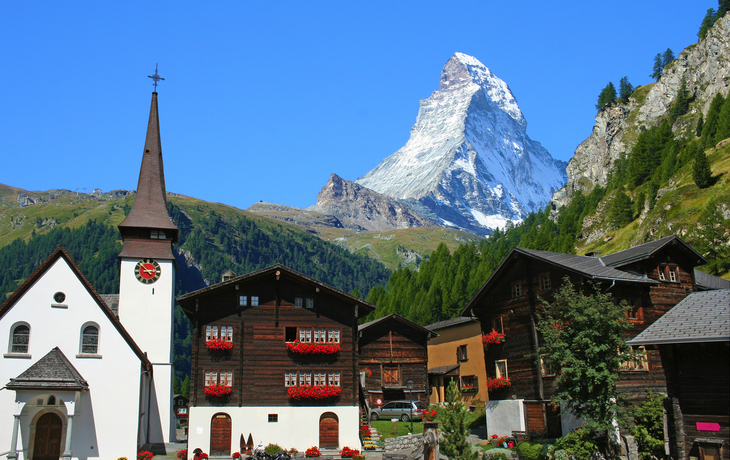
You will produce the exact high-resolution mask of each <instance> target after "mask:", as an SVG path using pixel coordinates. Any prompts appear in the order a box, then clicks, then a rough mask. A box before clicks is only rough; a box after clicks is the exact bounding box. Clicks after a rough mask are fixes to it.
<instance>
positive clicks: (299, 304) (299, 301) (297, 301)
mask: <svg viewBox="0 0 730 460" xmlns="http://www.w3.org/2000/svg"><path fill="white" fill-rule="evenodd" d="M294 306H295V307H297V308H302V298H301V297H295V298H294Z"/></svg>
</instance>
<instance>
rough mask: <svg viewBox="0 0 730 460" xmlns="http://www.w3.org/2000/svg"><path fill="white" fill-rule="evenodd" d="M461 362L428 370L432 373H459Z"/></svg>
mask: <svg viewBox="0 0 730 460" xmlns="http://www.w3.org/2000/svg"><path fill="white" fill-rule="evenodd" d="M459 368H460V365H459V364H449V365H446V366H439V367H432V368H430V369H429V370H428V373H429V374H431V375H449V374H450V375H459Z"/></svg>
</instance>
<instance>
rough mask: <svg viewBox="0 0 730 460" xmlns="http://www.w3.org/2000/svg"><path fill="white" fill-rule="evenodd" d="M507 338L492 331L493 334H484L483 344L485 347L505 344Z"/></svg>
mask: <svg viewBox="0 0 730 460" xmlns="http://www.w3.org/2000/svg"><path fill="white" fill-rule="evenodd" d="M505 337H506V336H505V335H504V334H502V333H501V332H497V331H495V330H494V329H492V332H490V333H489V334H482V343H483V344H484V345H497V344H500V343H502V342H504V339H505Z"/></svg>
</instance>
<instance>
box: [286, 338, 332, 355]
mask: <svg viewBox="0 0 730 460" xmlns="http://www.w3.org/2000/svg"><path fill="white" fill-rule="evenodd" d="M286 349H287V350H289V351H290V352H292V353H296V354H299V355H333V354H335V353H339V351H340V350H341V349H342V346H340V344H339V343H324V342H300V341H299V340H295V341H293V342H286Z"/></svg>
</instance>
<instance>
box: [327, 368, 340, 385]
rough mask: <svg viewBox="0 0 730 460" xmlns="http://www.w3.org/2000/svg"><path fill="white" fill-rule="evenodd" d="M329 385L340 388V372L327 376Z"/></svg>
mask: <svg viewBox="0 0 730 460" xmlns="http://www.w3.org/2000/svg"><path fill="white" fill-rule="evenodd" d="M327 378H328V380H327V384H328V385H329V386H331V387H338V386H340V373H339V372H330V373H329V374H328V375H327Z"/></svg>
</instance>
